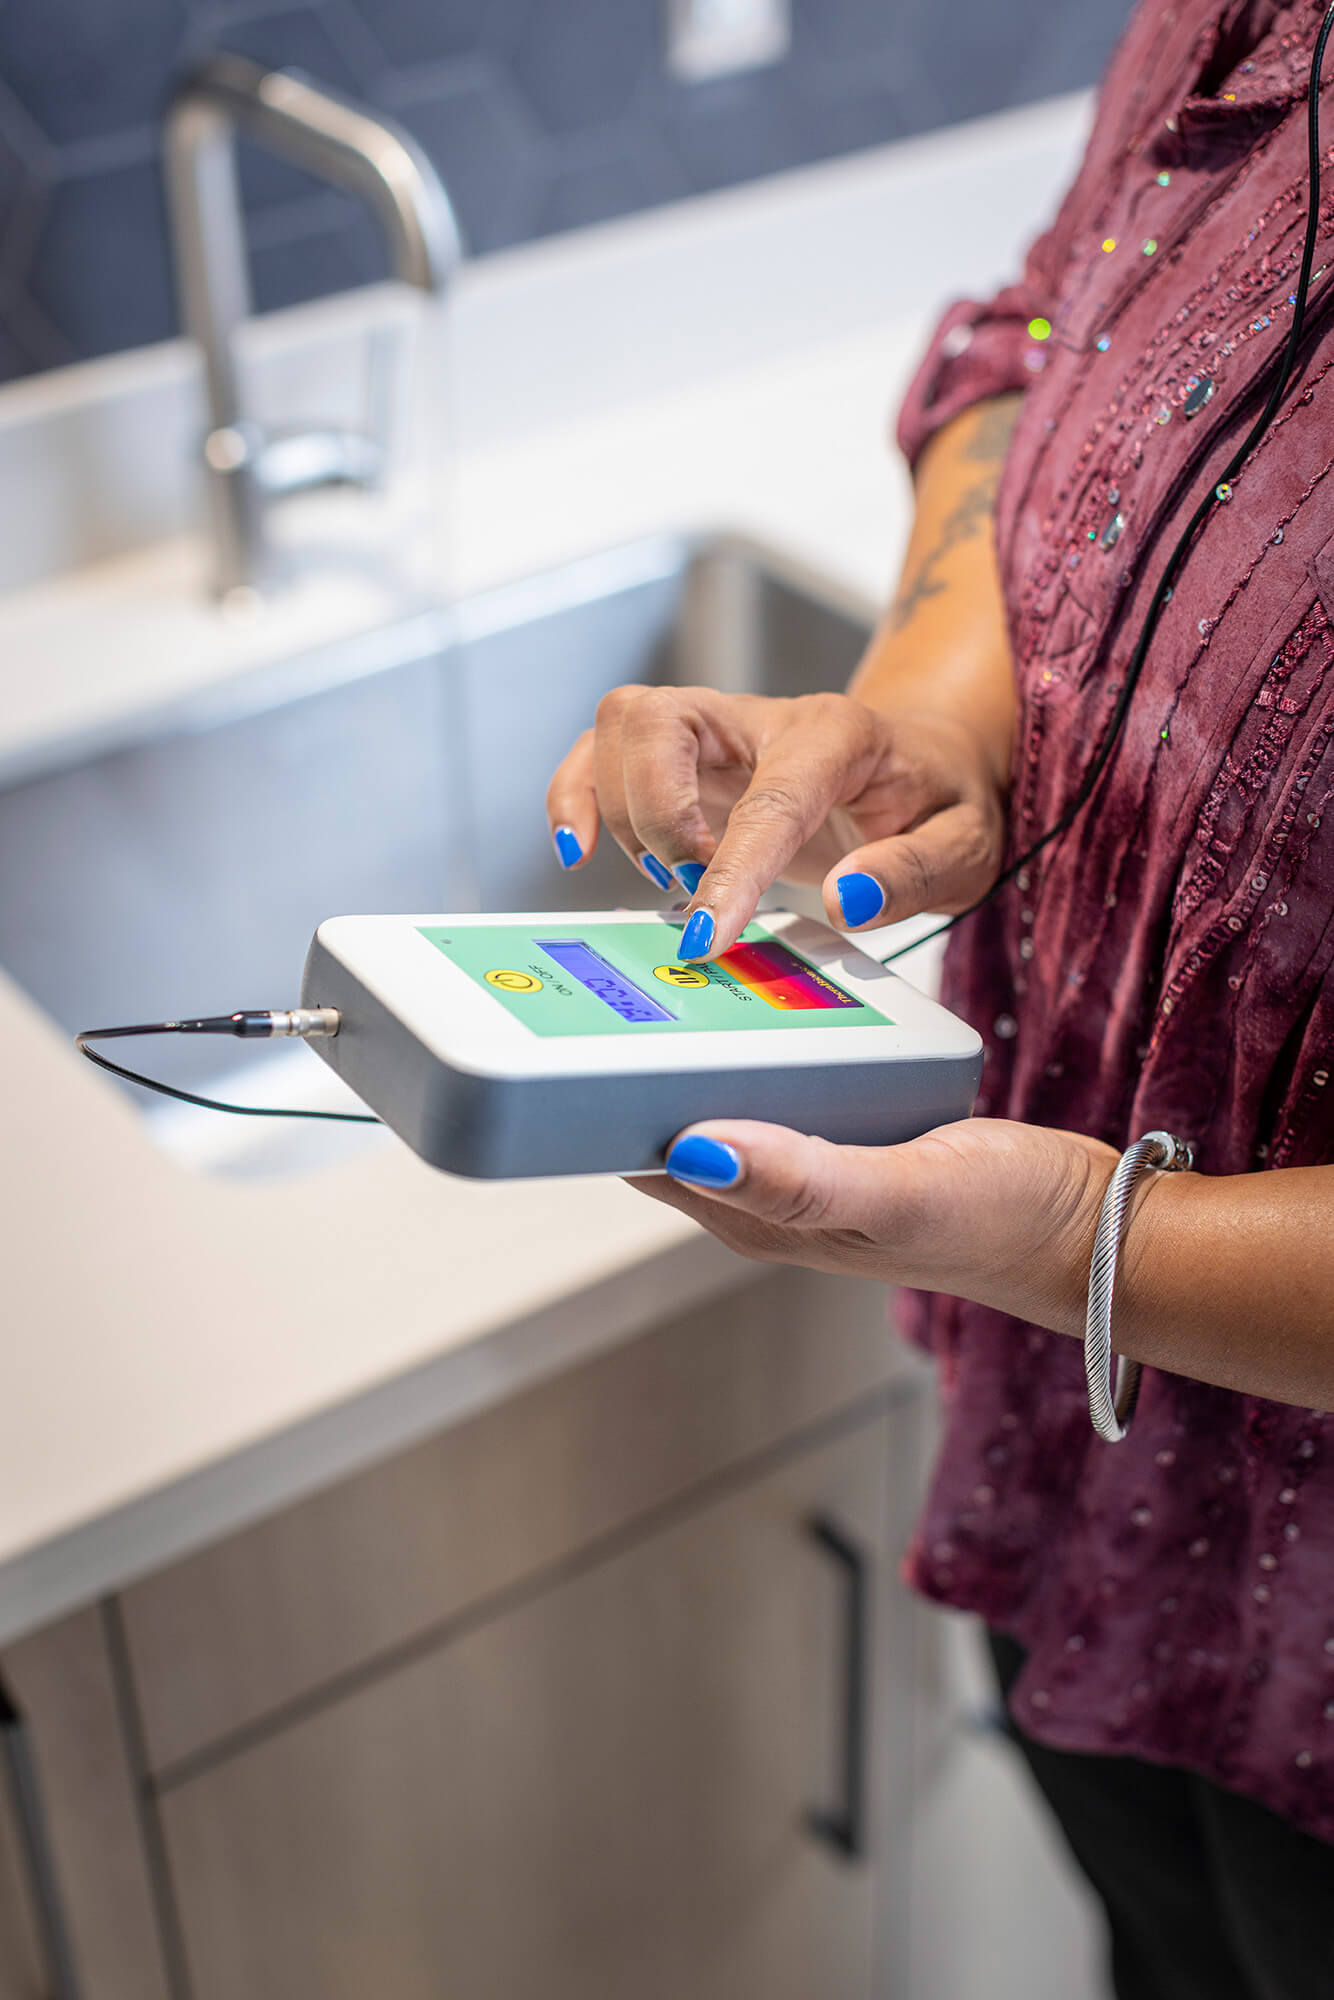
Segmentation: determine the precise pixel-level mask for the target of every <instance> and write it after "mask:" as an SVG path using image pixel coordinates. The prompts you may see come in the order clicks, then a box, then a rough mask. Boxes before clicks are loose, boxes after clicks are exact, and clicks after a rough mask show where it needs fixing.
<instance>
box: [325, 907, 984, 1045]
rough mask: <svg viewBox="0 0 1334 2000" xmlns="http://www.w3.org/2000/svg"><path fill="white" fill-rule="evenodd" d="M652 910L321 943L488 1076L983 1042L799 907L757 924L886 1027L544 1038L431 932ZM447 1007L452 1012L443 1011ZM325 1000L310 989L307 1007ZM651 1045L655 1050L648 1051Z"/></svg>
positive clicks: (367, 924)
mask: <svg viewBox="0 0 1334 2000" xmlns="http://www.w3.org/2000/svg"><path fill="white" fill-rule="evenodd" d="M653 916H654V912H653V911H650V910H616V911H607V910H554V911H553V910H540V911H529V910H521V911H513V912H511V911H506V912H504V913H500V914H488V915H477V916H474V915H469V916H456V915H453V914H446V915H443V916H442V915H440V914H439V913H436V912H432V913H429V914H427V915H425V916H375V917H330V918H328V919H327V920H326V921H325V922H324V923H322V924H321V925H320V927H319V930H318V932H317V933H316V936H317V937H318V939H319V942H320V944H321V945H322V946H323V947H324V949H325V950H326V951H328V952H329V953H330V954H331V955H332V956H333V957H334V958H336V959H338V960H339V962H340V963H341V964H342V965H344V966H346V968H347V970H348V971H349V972H350V973H351V974H352V975H353V977H354V978H356V979H357V980H359V981H360V982H361V984H362V985H363V986H365V987H366V988H367V989H368V990H369V991H370V992H371V993H373V994H374V995H375V997H376V998H377V999H378V1000H379V1001H380V1002H381V1003H382V1004H383V1005H384V1006H385V1007H386V1008H387V1009H388V1010H389V1012H390V1013H391V1014H394V1015H395V1016H397V1018H398V1019H399V1020H400V1021H402V1022H403V1024H404V1025H405V1026H406V1027H407V1028H408V1029H409V1030H410V1032H411V1033H412V1034H413V1035H414V1036H415V1037H416V1038H417V1040H418V1041H420V1042H421V1043H423V1044H424V1045H425V1047H427V1048H428V1049H430V1050H431V1051H432V1053H433V1054H434V1055H436V1056H438V1057H439V1058H440V1060H441V1061H442V1062H444V1063H447V1064H448V1065H449V1066H450V1068H451V1069H456V1070H463V1071H466V1072H468V1073H469V1074H471V1075H474V1076H482V1077H496V1078H500V1077H566V1076H587V1075H598V1076H624V1075H627V1074H632V1073H634V1072H638V1073H640V1074H643V1073H644V1072H645V1071H651V1072H653V1073H654V1074H657V1075H669V1074H672V1073H678V1072H685V1071H690V1070H710V1069H729V1068H745V1069H791V1068H792V1067H794V1066H795V1065H798V1064H802V1065H807V1064H812V1063H831V1062H836V1063H840V1064H847V1063H853V1064H856V1063H883V1062H886V1061H892V1060H893V1059H895V1058H899V1059H901V1060H902V1059H911V1060H914V1061H917V1062H922V1061H930V1060H932V1059H938V1060H942V1061H949V1060H955V1061H957V1060H958V1059H959V1058H960V1057H969V1056H974V1055H976V1054H977V1053H978V1051H979V1050H980V1048H981V1046H982V1043H981V1037H980V1036H979V1035H978V1034H977V1033H976V1032H975V1031H974V1030H973V1029H972V1028H970V1027H969V1026H968V1025H967V1023H966V1022H964V1021H961V1020H959V1019H958V1017H957V1016H956V1015H954V1014H951V1013H950V1012H949V1011H948V1010H947V1009H946V1008H944V1007H942V1006H940V1005H939V1004H938V1003H937V1002H936V1001H934V1000H930V999H928V998H927V996H926V995H925V994H924V993H919V992H918V991H917V989H916V987H914V986H910V985H909V984H908V982H907V981H906V980H903V979H900V978H899V977H898V976H897V975H896V974H895V973H893V972H891V971H889V970H888V968H887V967H885V966H882V965H880V964H879V963H878V962H877V961H876V960H875V959H873V958H871V957H869V956H868V955H867V954H866V953H865V952H863V951H860V950H858V948H857V946H856V945H855V944H852V943H850V942H849V940H848V939H846V938H844V937H841V936H840V935H839V933H838V932H837V931H833V930H830V929H828V928H827V927H826V926H825V925H824V924H820V923H816V922H814V921H813V920H812V919H811V918H809V917H801V916H798V915H796V914H795V913H794V912H793V911H790V910H761V911H760V913H759V915H758V916H757V918H756V922H757V923H760V924H762V925H763V926H764V928H765V929H766V930H768V931H770V932H771V933H772V934H773V935H774V936H775V937H782V938H785V939H786V940H787V942H788V943H789V944H791V946H792V948H793V950H794V951H798V952H800V954H801V955H802V957H803V958H806V959H809V960H810V962H811V964H812V965H814V966H816V967H817V968H818V969H819V970H820V971H821V972H825V973H828V975H829V977H830V978H831V979H833V980H835V981H836V982H837V984H838V985H840V986H842V987H844V988H845V989H846V990H847V991H848V992H849V993H851V994H852V995H853V996H854V997H855V998H856V999H858V1000H861V1001H864V1002H865V1004H866V1005H867V1006H869V1007H875V1008H877V1009H879V1010H880V1011H881V1012H883V1013H886V1014H892V1015H893V1016H894V1019H893V1021H892V1022H889V1023H887V1024H886V1025H885V1026H884V1027H883V1028H880V1027H874V1026H866V1025H864V1024H863V1025H859V1026H857V1027H856V1029H855V1030H854V1029H852V1028H850V1027H843V1028H840V1027H838V1026H837V1025H835V1024H831V1026H829V1027H828V1028H808V1027H802V1028H794V1029H792V1030H790V1031H789V1032H786V1033H785V1032H783V1030H781V1029H774V1028H765V1029H763V1030H748V1029H745V1028H730V1029H725V1030H713V1031H710V1030H708V1029H701V1030H698V1031H697V1032H695V1033H693V1034H689V1035H671V1034H668V1035H646V1036H645V1037H643V1038H642V1039H639V1038H636V1037H634V1036H626V1035H621V1034H609V1035H540V1034H537V1033H536V1032H535V1031H534V1030H533V1029H532V1028H527V1027H525V1026H524V1025H523V1022H522V1021H521V1020H520V1019H518V1018H517V1017H516V1016H515V1015H513V1014H511V1013H510V1012H509V1010H508V1009H507V1008H506V1007H505V1006H504V1005H503V1004H502V1003H501V1002H500V1001H499V1000H496V999H493V998H492V996H491V994H490V993H489V992H488V991H487V989H486V987H485V986H483V985H481V984H480V983H479V982H478V981H477V980H476V979H474V978H473V977H472V975H471V974H470V973H467V972H465V971H464V970H463V969H462V967H461V966H457V965H455V964H454V963H453V961H452V960H451V959H449V958H447V957H446V956H445V954H444V953H443V952H442V951H440V950H439V949H438V948H437V947H436V946H435V945H433V944H432V943H431V942H430V940H429V939H427V938H424V937H422V936H421V928H422V927H423V926H427V927H430V926H437V927H438V926H441V925H445V924H448V925H449V926H451V928H453V929H456V930H463V929H465V928H467V929H483V928H490V927H493V926H495V925H497V924H514V925H522V926H524V927H533V928H535V929H544V930H547V931H548V932H552V931H555V930H556V929H557V928H559V929H561V930H569V931H577V929H578V927H579V926H580V925H581V924H608V923H613V924H615V923H624V924H642V923H644V922H646V921H649V920H651V919H652V918H653ZM442 1000H443V1001H445V1002H447V1005H445V1006H442ZM307 1004H310V1005H319V1004H321V1002H320V999H319V995H318V994H312V995H311V996H310V997H309V999H308V1003H307ZM650 1045H651V1053H650Z"/></svg>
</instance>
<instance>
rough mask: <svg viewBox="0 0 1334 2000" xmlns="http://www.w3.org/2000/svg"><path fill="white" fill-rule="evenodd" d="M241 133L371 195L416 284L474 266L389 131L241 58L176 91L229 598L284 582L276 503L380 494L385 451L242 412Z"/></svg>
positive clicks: (191, 275)
mask: <svg viewBox="0 0 1334 2000" xmlns="http://www.w3.org/2000/svg"><path fill="white" fill-rule="evenodd" d="M238 131H240V132H243V133H244V134H245V136H246V137H247V138H248V139H253V140H255V141H257V142H258V143H259V144H260V145H264V146H268V147H270V148H271V149H272V151H273V152H275V153H280V154H283V155H285V156H286V157H287V158H288V159H291V160H294V161H295V162H296V163H297V165H299V166H302V167H305V168H306V169H307V170H308V171H309V172H311V173H314V174H318V175H320V176H321V177H322V178H323V179H324V180H327V181H330V182H332V183H334V184H335V185H336V186H338V187H344V188H348V189H350V190H351V191H352V192H353V193H355V194H360V195H362V196H364V197H365V199H366V200H367V201H368V202H369V203H370V205H371V207H372V208H373V209H374V210H375V212H376V214H377V215H378V216H379V218H380V220H381V222H382V223H383V224H384V228H385V233H386V235H387V237H388V239H389V248H390V253H391V258H392V263H393V270H394V275H395V276H396V277H398V278H400V279H401V280H402V281H403V282H404V283H406V284H409V285H415V286H417V287H418V289H419V290H421V291H424V292H431V293H438V292H441V291H443V290H444V288H445V285H446V283H447V282H448V279H449V276H450V273H451V272H452V271H453V269H454V267H455V265H456V264H457V263H458V261H459V258H460V256H461V254H462V249H461V245H460V241H459V232H458V226H457V224H456V222H455V220H454V212H453V210H452V208H451V207H450V204H449V197H448V196H447V195H446V193H445V190H444V188H443V186H442V185H441V182H440V178H439V176H438V174H437V173H436V171H435V168H434V167H433V166H432V165H431V163H430V161H429V160H428V159H427V157H426V155H425V154H424V153H423V152H422V150H421V148H420V147H419V146H418V145H417V143H416V141H415V140H414V139H412V138H411V137H410V136H409V135H408V134H407V133H406V132H404V131H403V130H401V128H400V127H399V126H397V125H395V124H393V123H392V122H391V121H390V120H388V119H384V118H380V117H378V116H373V115H372V114H371V113H370V112H368V111H363V110H362V109H361V108H360V107H359V106H357V105H356V104H353V103H350V102H348V101H347V100H346V99H344V98H342V97H339V96H337V95H336V94H335V93H334V92H332V91H329V90H325V89H323V88H317V87H316V85H314V84H313V83H309V82H307V81H306V80H305V78H304V77H301V76H299V75H297V74H296V73H295V72H292V71H286V70H265V69H262V68H261V67H260V66H259V65H258V64H257V63H252V62H248V61H246V60H245V59H244V58H243V57H241V56H230V55H217V56H213V57H211V58H210V59H209V61H207V62H206V63H204V65H203V66H202V68H200V69H198V70H196V71H195V72H194V74H193V75H192V76H190V77H188V78H187V79H186V80H185V82H184V83H183V84H182V85H181V86H180V88H179V89H178V90H177V92H176V94H175V96H174V98H173V100H172V103H171V105H170V108H169V110H168V113H167V123H166V135H165V161H166V177H167V202H168V211H169V214H170V218H171V231H172V239H173V251H174V259H175V267H176V285H177V292H178V295H179V300H180V312H181V324H182V327H183V329H184V331H185V332H186V333H187V334H188V335H189V336H190V337H191V338H193V339H194V340H197V341H198V342H199V345H200V347H201V349H202V350H203V356H204V369H205V378H206V386H207V393H208V407H209V427H208V433H207V435H206V437H205V439H204V464H205V468H206V477H207V481H208V487H209V494H210V501H211V508H212V516H213V529H214V534H215V537H216V543H217V590H218V594H219V596H220V597H222V598H224V599H228V598H234V597H235V596H236V595H237V594H239V593H242V592H251V591H254V590H256V589H257V588H259V587H260V586H261V585H262V584H263V583H264V581H265V580H266V578H267V577H268V576H269V575H270V574H271V572H272V567H273V565H272V561H271V557H270V553H269V550H268V546H267V540H266V536H265V522H264V516H265V510H266V507H267V505H268V503H269V502H270V501H271V500H274V499H278V498H281V497H282V496H283V495H285V494H289V493H297V492H308V491H310V490H311V489H312V488H314V487H317V486H326V485H355V486H370V485H373V484H374V483H375V482H376V480H377V478H378V477H379V474H380V471H381V468H382V459H383V452H382V449H381V447H380V445H379V444H378V443H377V442H376V441H375V440H374V439H373V438H370V437H365V436H362V435H360V434H358V433H355V432H350V431H344V430H334V429H329V430H317V431H304V432H299V433H286V434H284V433H281V432H276V431H275V432H268V433H266V432H264V431H262V430H261V429H260V428H259V426H258V425H256V424H255V423H253V422H252V421H251V420H249V419H248V418H247V417H246V415H245V413H244V411H243V409H242V405H241V396H240V391H239V388H238V383H237V371H236V356H235V352H234V346H233V337H234V335H235V332H236V329H237V327H238V326H239V325H240V324H241V322H242V321H243V320H245V319H247V318H248V317H249V315H250V311H251V297H250V279H249V272H248V269H247V264H246V248H245V234H244V228H243V223H242V215H241V201H240V195H239V193H238V189H237V179H236V157H235V155H236V144H235V141H236V134H237V132H238Z"/></svg>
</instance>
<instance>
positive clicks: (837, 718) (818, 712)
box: [792, 688, 858, 726]
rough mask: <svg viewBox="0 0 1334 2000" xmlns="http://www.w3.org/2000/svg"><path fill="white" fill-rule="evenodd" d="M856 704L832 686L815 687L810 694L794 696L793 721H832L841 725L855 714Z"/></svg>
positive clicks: (801, 723) (804, 722)
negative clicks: (837, 692)
mask: <svg viewBox="0 0 1334 2000" xmlns="http://www.w3.org/2000/svg"><path fill="white" fill-rule="evenodd" d="M857 706H858V704H857V703H855V702H853V701H850V700H849V698H848V696H847V695H845V694H836V693H835V692H834V690H833V689H832V688H817V689H815V690H814V691H813V692H812V693H810V694H799V695H797V696H796V698H795V700H794V701H793V703H792V713H793V721H794V722H796V723H797V724H798V725H805V724H810V723H822V722H823V723H828V722H833V723H837V724H839V725H840V726H842V725H843V724H845V723H846V722H847V721H848V720H849V719H850V718H851V717H852V716H853V715H855V713H856V710H857Z"/></svg>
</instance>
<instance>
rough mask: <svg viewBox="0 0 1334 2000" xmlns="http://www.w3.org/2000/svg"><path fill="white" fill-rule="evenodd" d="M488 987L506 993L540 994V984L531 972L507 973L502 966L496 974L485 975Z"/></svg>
mask: <svg viewBox="0 0 1334 2000" xmlns="http://www.w3.org/2000/svg"><path fill="white" fill-rule="evenodd" d="M486 983H487V985H488V986H499V987H501V988H502V989H503V990H504V991H505V992H506V993H540V992H541V991H542V982H541V980H540V979H538V978H537V977H536V976H535V975H534V974H533V973H531V972H514V971H507V970H506V969H505V968H504V967H503V966H502V967H501V968H500V970H499V971H497V972H488V973H487V975H486Z"/></svg>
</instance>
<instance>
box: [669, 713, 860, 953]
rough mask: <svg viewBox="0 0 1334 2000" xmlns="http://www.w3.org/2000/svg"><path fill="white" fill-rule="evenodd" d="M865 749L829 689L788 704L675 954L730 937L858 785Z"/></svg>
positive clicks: (715, 945) (725, 944) (718, 946)
mask: <svg viewBox="0 0 1334 2000" xmlns="http://www.w3.org/2000/svg"><path fill="white" fill-rule="evenodd" d="M826 701H827V702H828V704H829V706H828V708H827V710H826V707H825V704H826ZM835 724H837V726H835ZM873 754H874V753H873V750H872V745H871V742H870V733H869V730H868V729H863V727H862V725H861V722H860V718H859V717H858V716H857V714H856V712H855V705H854V704H849V703H846V702H844V701H843V700H842V698H841V697H839V696H837V695H834V696H829V697H823V696H810V697H803V698H802V699H801V700H799V701H797V702H794V703H793V705H792V711H791V715H790V719H789V721H788V723H787V724H786V726H785V727H784V728H783V729H782V730H781V731H780V733H779V734H778V735H777V736H776V737H775V738H774V740H773V742H772V743H771V744H769V745H767V746H766V747H765V748H763V749H762V750H761V752H760V755H759V756H758V758H757V759H756V763H755V770H754V774H753V776H752V777H751V781H750V783H749V784H748V785H747V787H746V789H745V791H744V792H743V793H742V795H741V797H740V798H739V799H738V800H737V802H736V804H735V805H734V806H733V808H732V810H731V813H730V814H729V816H728V821H727V826H726V828H725V829H724V831H723V835H722V838H721V840H720V841H719V842H718V845H717V848H716V850H715V852H714V854H713V857H712V859H711V860H710V862H709V864H708V866H707V868H706V869H705V871H704V875H703V878H702V880H701V881H700V883H699V885H698V887H697V888H696V890H695V893H694V895H693V897H692V898H691V901H690V911H691V916H690V919H689V921H688V923H687V925H686V929H685V933H684V935H683V936H682V939H681V950H680V953H679V956H680V957H681V958H683V959H691V958H714V957H716V956H717V955H718V954H719V953H720V952H724V951H726V950H727V949H728V948H729V946H731V945H733V944H735V943H736V941H737V939H738V938H739V937H740V935H741V933H742V931H743V930H744V929H745V928H746V925H747V924H748V923H749V922H750V920H751V918H752V917H753V916H754V914H755V909H756V905H757V904H758V902H759V900H760V897H761V896H762V895H763V894H764V892H765V890H766V889H771V888H772V887H773V885H774V883H775V882H776V881H777V879H778V877H779V876H780V875H781V874H782V872H783V870H784V868H786V866H787V864H788V862H789V861H790V860H791V859H792V857H793V855H794V854H796V853H797V852H798V850H799V849H801V848H802V847H804V846H805V845H806V843H807V841H808V840H810V839H811V838H812V837H813V836H814V835H815V834H816V833H818V832H819V830H820V828H821V827H822V826H823V824H824V822H825V820H826V819H827V817H828V815H829V812H830V809H831V808H832V807H833V806H836V805H838V804H840V803H842V802H843V800H844V799H846V798H849V797H854V796H855V795H856V793H857V792H858V791H859V790H860V789H861V788H862V785H863V783H864V781H865V777H866V770H867V767H868V766H869V763H870V761H871V759H872V757H873Z"/></svg>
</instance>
